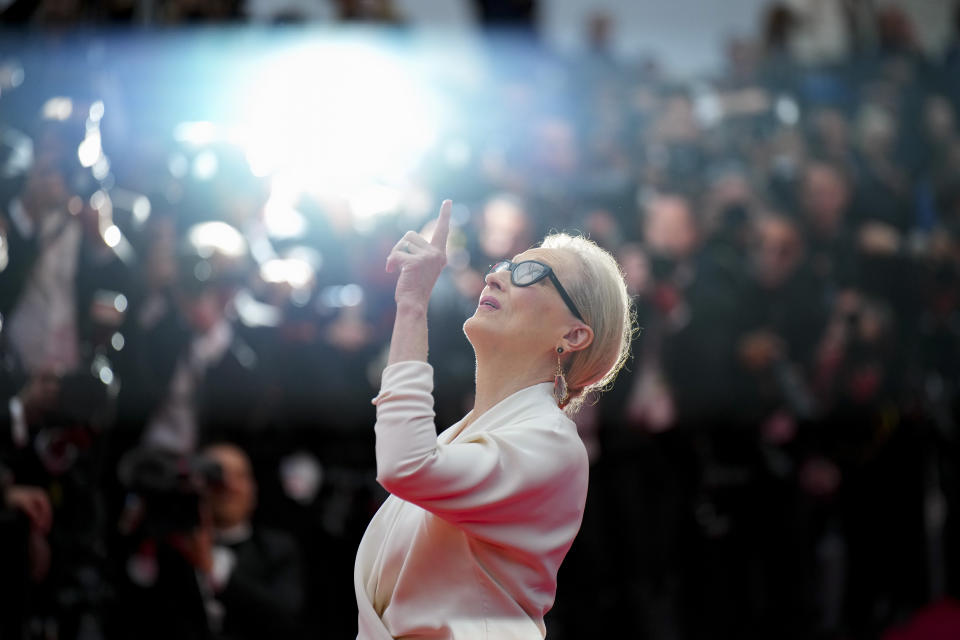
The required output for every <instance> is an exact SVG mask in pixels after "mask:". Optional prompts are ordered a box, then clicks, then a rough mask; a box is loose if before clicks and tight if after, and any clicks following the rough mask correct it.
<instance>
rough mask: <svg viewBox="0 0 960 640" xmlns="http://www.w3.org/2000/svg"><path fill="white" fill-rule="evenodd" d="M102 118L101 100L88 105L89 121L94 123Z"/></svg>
mask: <svg viewBox="0 0 960 640" xmlns="http://www.w3.org/2000/svg"><path fill="white" fill-rule="evenodd" d="M101 118H103V100H97V101H96V102H94V103H93V104H92V105H90V119H91V120H93V121H94V122H100V119H101Z"/></svg>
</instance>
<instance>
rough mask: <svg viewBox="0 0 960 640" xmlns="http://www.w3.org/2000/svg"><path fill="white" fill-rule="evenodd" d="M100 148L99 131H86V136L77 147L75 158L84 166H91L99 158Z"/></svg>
mask: <svg viewBox="0 0 960 640" xmlns="http://www.w3.org/2000/svg"><path fill="white" fill-rule="evenodd" d="M101 151H102V148H101V146H100V132H99V131H88V132H87V137H86V138H84V139H83V142H81V143H80V146H79V147H77V158H79V160H80V164H81V165H82V166H84V167H92V166H93V165H95V164H96V163H97V160H99V159H100V153H101Z"/></svg>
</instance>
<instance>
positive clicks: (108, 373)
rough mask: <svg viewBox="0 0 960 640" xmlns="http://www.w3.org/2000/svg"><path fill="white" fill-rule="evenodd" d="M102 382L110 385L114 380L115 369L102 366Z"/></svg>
mask: <svg viewBox="0 0 960 640" xmlns="http://www.w3.org/2000/svg"><path fill="white" fill-rule="evenodd" d="M100 382H102V383H103V384H105V385H110V384H111V383H112V382H113V370H112V369H111V368H110V367H106V366H104V367H100Z"/></svg>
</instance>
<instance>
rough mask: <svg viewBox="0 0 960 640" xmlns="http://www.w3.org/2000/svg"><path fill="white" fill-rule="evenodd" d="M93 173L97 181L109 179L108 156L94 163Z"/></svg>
mask: <svg viewBox="0 0 960 640" xmlns="http://www.w3.org/2000/svg"><path fill="white" fill-rule="evenodd" d="M91 173H93V177H94V178H96V179H97V180H103V179H104V178H106V177H107V174H109V173H110V161H109V160H107V156H104V155H101V156H100V157H99V158H98V159H97V161H96V162H94V163H93V169H92V170H91Z"/></svg>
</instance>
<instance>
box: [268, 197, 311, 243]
mask: <svg viewBox="0 0 960 640" xmlns="http://www.w3.org/2000/svg"><path fill="white" fill-rule="evenodd" d="M263 223H264V225H265V226H266V227H267V233H269V234H270V235H271V236H272V237H274V238H278V239H284V238H296V237H299V236H301V235H302V234H303V232H304V231H306V229H307V219H306V218H304V217H303V214H302V213H300V212H299V211H297V210H296V209H294V208H293V207H292V206H290V205H288V204H287V203H285V202H283V201H282V199H281V198H276V197H273V198H270V200H268V201H267V204H266V206H265V207H264V210H263Z"/></svg>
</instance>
